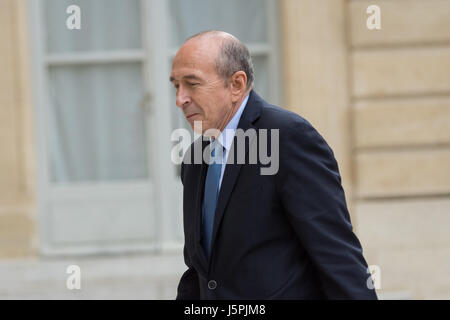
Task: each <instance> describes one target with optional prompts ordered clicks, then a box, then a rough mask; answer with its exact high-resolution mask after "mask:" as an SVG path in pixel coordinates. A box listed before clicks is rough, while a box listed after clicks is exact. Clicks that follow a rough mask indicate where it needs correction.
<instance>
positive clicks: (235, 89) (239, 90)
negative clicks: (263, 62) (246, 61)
mask: <svg viewBox="0 0 450 320" xmlns="http://www.w3.org/2000/svg"><path fill="white" fill-rule="evenodd" d="M230 85H231V99H232V101H233V102H236V101H238V100H239V99H240V98H241V97H242V95H243V94H244V92H245V90H247V75H246V74H245V72H244V71H237V72H235V73H234V74H233V75H232V76H231V80H230Z"/></svg>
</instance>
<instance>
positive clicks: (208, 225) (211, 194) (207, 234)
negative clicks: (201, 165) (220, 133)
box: [202, 143, 223, 258]
mask: <svg viewBox="0 0 450 320" xmlns="http://www.w3.org/2000/svg"><path fill="white" fill-rule="evenodd" d="M220 147H221V148H223V147H222V146H221V145H220V143H216V144H214V143H211V144H210V148H212V151H211V157H212V159H214V157H215V151H216V148H220ZM222 151H223V149H222ZM221 154H222V153H220V154H218V157H219V156H220V155H221ZM218 160H220V161H217V162H219V163H216V162H212V163H211V162H210V165H209V166H208V172H207V174H206V181H205V194H204V197H203V208H202V230H203V248H204V249H205V253H206V256H207V257H208V258H209V254H210V251H211V238H212V233H213V227H214V215H215V212H216V205H217V198H218V196H219V182H220V174H221V171H222V164H221V160H222V158H220V159H218Z"/></svg>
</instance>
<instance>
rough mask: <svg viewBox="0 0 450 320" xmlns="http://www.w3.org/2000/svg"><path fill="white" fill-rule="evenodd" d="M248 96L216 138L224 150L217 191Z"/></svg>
mask: <svg viewBox="0 0 450 320" xmlns="http://www.w3.org/2000/svg"><path fill="white" fill-rule="evenodd" d="M247 101H248V95H247V96H246V97H245V99H244V101H242V103H241V105H240V107H239V109H238V110H237V111H236V113H235V114H234V116H233V118H232V119H231V120H230V122H228V124H227V126H226V127H225V129H223V131H222V132H221V133H220V135H219V137H218V138H217V142H218V143H220V144H221V145H222V146H223V147H224V148H225V152H223V155H222V171H221V173H220V180H219V190H220V187H221V185H222V178H223V173H224V172H225V166H226V164H227V159H228V154H229V151H230V148H231V145H232V143H233V140H234V135H235V134H236V129H237V126H238V124H239V120H240V119H241V115H242V112H244V109H245V106H246V105H247Z"/></svg>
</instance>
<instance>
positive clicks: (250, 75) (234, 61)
mask: <svg viewBox="0 0 450 320" xmlns="http://www.w3.org/2000/svg"><path fill="white" fill-rule="evenodd" d="M204 35H211V36H214V35H215V36H222V38H223V39H222V44H221V47H220V51H219V55H218V57H217V59H216V71H217V74H218V75H219V76H220V77H221V78H223V79H224V81H225V85H226V86H228V79H229V78H230V77H231V76H232V75H233V74H234V73H236V72H238V71H244V72H245V74H246V76H247V89H248V90H250V89H252V88H253V83H254V72H253V62H252V57H251V56H250V51H249V50H248V48H247V47H246V45H245V44H243V43H242V42H241V41H240V40H239V39H238V38H236V37H234V36H233V35H231V34H228V33H226V32H223V31H216V30H208V31H203V32H200V33H197V34H195V35H193V36H192V37H189V38H188V39H187V40H186V41H188V40H190V39H193V38H197V37H200V36H204Z"/></svg>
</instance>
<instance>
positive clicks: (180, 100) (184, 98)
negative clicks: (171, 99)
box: [177, 86, 191, 108]
mask: <svg viewBox="0 0 450 320" xmlns="http://www.w3.org/2000/svg"><path fill="white" fill-rule="evenodd" d="M190 102H191V97H190V96H189V95H188V94H187V93H186V90H183V89H182V88H181V86H180V87H179V88H178V90H177V106H178V107H180V108H183V107H184V106H185V105H187V104H189V103H190Z"/></svg>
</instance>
